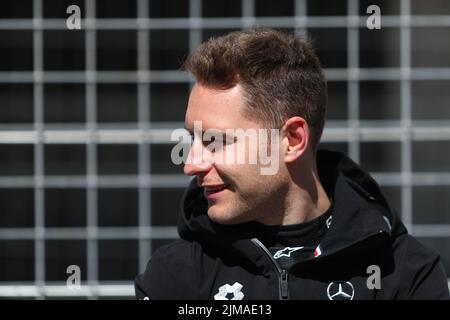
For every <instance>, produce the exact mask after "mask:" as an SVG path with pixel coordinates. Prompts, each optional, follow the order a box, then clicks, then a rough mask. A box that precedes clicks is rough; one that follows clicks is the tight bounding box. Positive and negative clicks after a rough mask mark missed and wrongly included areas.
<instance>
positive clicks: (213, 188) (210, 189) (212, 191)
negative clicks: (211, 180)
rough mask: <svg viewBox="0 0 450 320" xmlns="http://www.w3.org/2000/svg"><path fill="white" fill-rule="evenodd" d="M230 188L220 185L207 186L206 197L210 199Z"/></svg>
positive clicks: (205, 188)
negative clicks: (211, 196)
mask: <svg viewBox="0 0 450 320" xmlns="http://www.w3.org/2000/svg"><path fill="white" fill-rule="evenodd" d="M227 187H228V185H220V186H205V187H204V190H205V196H206V197H208V196H210V195H213V194H217V193H219V192H221V191H223V190H225V189H226V188H227Z"/></svg>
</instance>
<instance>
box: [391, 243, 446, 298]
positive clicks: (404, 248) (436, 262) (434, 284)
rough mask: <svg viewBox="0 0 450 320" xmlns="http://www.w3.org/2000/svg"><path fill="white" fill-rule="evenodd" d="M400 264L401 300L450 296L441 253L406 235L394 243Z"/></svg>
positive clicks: (396, 258)
mask: <svg viewBox="0 0 450 320" xmlns="http://www.w3.org/2000/svg"><path fill="white" fill-rule="evenodd" d="M394 259H395V260H396V264H397V265H398V266H399V269H400V270H399V273H400V274H399V277H400V278H399V292H398V295H399V296H398V298H399V299H450V294H449V287H448V280H447V275H446V273H445V270H444V266H443V264H442V262H441V258H440V255H439V253H438V252H437V251H436V250H434V249H430V248H427V247H425V246H424V245H423V244H421V243H420V242H419V241H418V240H417V239H416V238H414V237H413V236H411V235H409V234H404V235H402V236H400V237H398V238H397V239H396V241H395V242H394Z"/></svg>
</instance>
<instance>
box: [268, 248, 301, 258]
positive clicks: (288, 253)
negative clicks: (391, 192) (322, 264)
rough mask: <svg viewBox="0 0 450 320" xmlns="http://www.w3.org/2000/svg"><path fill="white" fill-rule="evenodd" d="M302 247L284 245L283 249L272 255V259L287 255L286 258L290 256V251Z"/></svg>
mask: <svg viewBox="0 0 450 320" xmlns="http://www.w3.org/2000/svg"><path fill="white" fill-rule="evenodd" d="M303 248H304V247H293V248H291V247H286V248H284V249H283V250H279V251H277V252H275V254H274V255H273V258H274V259H278V258H281V257H288V258H290V257H291V253H292V252H295V251H298V250H301V249H303Z"/></svg>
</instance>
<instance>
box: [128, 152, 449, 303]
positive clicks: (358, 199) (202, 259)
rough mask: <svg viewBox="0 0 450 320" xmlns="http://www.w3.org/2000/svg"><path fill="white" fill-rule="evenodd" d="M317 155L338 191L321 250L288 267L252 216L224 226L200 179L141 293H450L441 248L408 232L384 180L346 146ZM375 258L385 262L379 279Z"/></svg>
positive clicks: (325, 178) (331, 189) (325, 181)
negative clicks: (257, 234) (214, 217)
mask: <svg viewBox="0 0 450 320" xmlns="http://www.w3.org/2000/svg"><path fill="white" fill-rule="evenodd" d="M317 162H318V170H319V175H320V179H321V182H322V185H323V186H324V188H325V190H326V192H327V194H328V195H329V196H330V197H331V198H332V199H333V201H334V208H333V221H332V223H331V226H330V229H329V230H328V232H327V233H326V234H325V236H324V238H323V239H322V241H321V243H320V251H321V254H320V255H318V256H317V257H314V256H313V255H312V256H311V257H310V258H308V259H306V260H305V261H302V262H300V263H298V264H296V265H295V266H294V267H293V268H292V269H291V270H290V272H289V274H287V273H286V272H284V271H282V270H280V268H279V267H278V266H277V263H276V261H275V260H274V259H273V258H272V255H271V254H270V253H269V252H268V251H267V250H266V248H264V247H263V246H261V243H260V242H259V241H258V240H257V239H254V238H253V231H254V230H255V224H254V223H245V224H241V225H234V226H224V225H219V224H216V223H214V222H212V221H211V220H210V219H209V218H208V216H207V214H206V209H207V203H206V200H205V198H204V197H203V189H202V188H199V187H198V186H197V185H196V179H194V180H193V181H192V183H191V184H190V186H189V188H188V189H187V191H186V193H185V196H184V199H183V203H182V207H183V210H182V214H181V216H180V219H179V225H178V228H179V233H180V236H181V239H179V240H177V241H175V242H173V243H171V244H169V245H166V246H164V247H161V248H160V249H158V250H157V251H156V252H155V253H154V254H153V256H152V258H151V260H150V262H149V263H148V265H147V269H146V271H145V272H144V273H143V274H141V275H139V276H137V277H136V279H135V289H136V296H137V298H141V299H142V298H144V297H148V298H150V299H215V298H216V299H217V298H222V299H233V298H235V299H244V300H247V299H325V300H328V299H355V300H356V299H449V289H448V284H447V278H446V275H445V271H444V269H443V266H442V264H441V262H440V257H439V255H438V253H437V252H435V251H434V250H431V249H428V248H425V247H424V246H422V245H421V244H420V243H419V242H418V241H417V240H416V239H414V238H413V237H412V236H410V235H408V233H407V230H406V228H405V226H404V225H403V224H402V223H401V222H400V221H399V219H398V218H397V216H396V214H394V212H393V210H392V209H391V208H390V206H389V205H388V203H387V201H386V199H385V197H384V196H383V195H382V193H381V191H380V188H379V186H378V185H377V183H376V182H375V181H374V180H373V179H372V178H371V177H370V176H369V175H368V174H367V173H366V172H364V171H363V170H362V169H361V168H360V167H358V166H357V165H356V164H355V163H354V162H353V161H351V160H350V159H349V158H347V157H345V156H343V155H341V154H339V153H336V152H330V151H319V153H318V156H317ZM369 266H376V267H379V270H380V272H381V275H380V280H381V281H380V282H379V283H378V284H377V282H376V280H375V279H376V278H375V277H376V274H374V272H376V270H375V269H371V268H374V267H370V268H369ZM376 267H375V268H376ZM368 268H369V270H368ZM371 276H372V277H371Z"/></svg>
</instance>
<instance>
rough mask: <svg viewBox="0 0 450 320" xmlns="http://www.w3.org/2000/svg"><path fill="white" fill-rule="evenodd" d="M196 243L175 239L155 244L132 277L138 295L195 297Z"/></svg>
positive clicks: (146, 296)
mask: <svg viewBox="0 0 450 320" xmlns="http://www.w3.org/2000/svg"><path fill="white" fill-rule="evenodd" d="M198 249H199V248H198V244H196V243H195V242H189V241H186V240H183V239H178V240H176V241H174V242H172V243H170V244H168V245H165V246H162V247H160V248H158V249H157V250H156V251H155V252H154V253H153V255H152V257H151V258H150V260H149V262H148V263H147V267H146V269H145V271H144V273H142V274H140V275H138V276H137V277H136V278H135V281H134V284H135V291H136V297H137V298H138V299H144V298H148V299H151V300H159V299H196V298H197V297H196V293H197V290H196V289H197V288H198V277H197V272H196V268H195V261H196V257H197V255H198Z"/></svg>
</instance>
